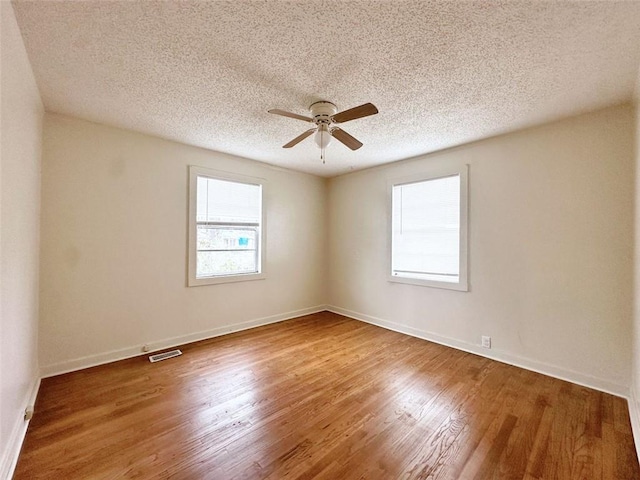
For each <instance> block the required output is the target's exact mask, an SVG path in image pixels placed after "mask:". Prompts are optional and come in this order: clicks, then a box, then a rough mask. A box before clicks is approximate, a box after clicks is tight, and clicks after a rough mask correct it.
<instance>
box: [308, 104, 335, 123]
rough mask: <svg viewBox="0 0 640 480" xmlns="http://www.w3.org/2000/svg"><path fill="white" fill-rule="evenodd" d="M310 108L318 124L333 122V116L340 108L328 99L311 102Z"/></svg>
mask: <svg viewBox="0 0 640 480" xmlns="http://www.w3.org/2000/svg"><path fill="white" fill-rule="evenodd" d="M309 110H310V111H311V116H312V117H313V123H315V124H316V125H329V124H331V117H332V116H333V115H335V114H336V113H337V112H338V108H337V107H336V106H335V105H334V104H333V103H331V102H326V101H320V102H316V103H313V104H311V106H310V107H309Z"/></svg>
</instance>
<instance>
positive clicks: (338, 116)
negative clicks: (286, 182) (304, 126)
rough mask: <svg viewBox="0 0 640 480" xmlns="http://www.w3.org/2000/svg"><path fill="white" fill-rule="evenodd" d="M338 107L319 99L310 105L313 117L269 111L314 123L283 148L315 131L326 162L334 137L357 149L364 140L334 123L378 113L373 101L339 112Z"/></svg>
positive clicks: (316, 140) (317, 142)
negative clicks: (328, 149)
mask: <svg viewBox="0 0 640 480" xmlns="http://www.w3.org/2000/svg"><path fill="white" fill-rule="evenodd" d="M337 111H338V108H337V107H336V106H335V104H333V103H331V102H327V101H324V100H322V101H319V102H315V103H312V104H311V106H310V107H309V112H311V117H305V116H304V115H298V114H297V113H291V112H287V111H285V110H279V109H273V110H269V111H268V112H269V113H273V114H275V115H281V116H283V117H289V118H295V119H296V120H302V121H304V122H310V123H314V124H315V127H314V128H311V129H309V130H307V131H306V132H303V133H302V134H300V135H298V136H297V137H296V138H294V139H293V140H291V141H290V142H289V143H286V144H284V145H283V146H282V147H283V148H291V147H293V146H295V145H297V144H298V143H300V142H301V141H302V140H304V139H305V138H307V137H309V136H310V135H311V134H313V133H315V136H314V141H315V143H316V145H317V146H318V147H319V148H320V158H321V160H322V162H323V163H324V150H325V148H327V146H328V145H329V144H330V143H331V139H332V138H336V139H337V140H338V141H339V142H341V143H342V144H344V145H345V146H347V147H348V148H350V149H351V150H357V149H359V148H360V147H362V142H360V141H359V140H357V139H356V138H354V137H352V136H351V135H349V134H348V133H347V132H345V131H344V130H342V129H341V128H338V127H334V126H333V124H336V123H344V122H348V121H350V120H355V119H357V118H363V117H368V116H369V115H375V114H376V113H378V109H377V108H376V107H375V105H373V104H372V103H365V104H363V105H360V106H358V107H354V108H350V109H348V110H344V111H343V112H340V113H337Z"/></svg>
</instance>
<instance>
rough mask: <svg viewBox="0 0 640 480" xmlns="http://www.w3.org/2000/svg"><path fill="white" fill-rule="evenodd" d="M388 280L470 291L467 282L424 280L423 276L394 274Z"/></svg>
mask: <svg viewBox="0 0 640 480" xmlns="http://www.w3.org/2000/svg"><path fill="white" fill-rule="evenodd" d="M388 280H389V282H391V283H404V284H407V285H418V286H420V287H432V288H442V289H445V290H456V291H459V292H468V291H469V286H468V285H467V283H466V282H464V283H462V282H456V283H454V282H439V281H437V280H423V279H421V278H410V277H398V276H394V275H389V278H388Z"/></svg>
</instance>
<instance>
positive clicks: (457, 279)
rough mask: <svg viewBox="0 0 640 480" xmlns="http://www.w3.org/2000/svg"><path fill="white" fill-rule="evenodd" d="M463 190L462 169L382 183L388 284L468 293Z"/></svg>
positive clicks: (465, 176) (464, 170)
mask: <svg viewBox="0 0 640 480" xmlns="http://www.w3.org/2000/svg"><path fill="white" fill-rule="evenodd" d="M447 179H449V180H456V184H452V182H448V183H447V182H440V184H438V183H435V182H437V181H438V180H443V181H446V180H447ZM429 182H434V183H433V184H431V185H432V186H433V188H431V187H430V183H429ZM420 184H424V189H423V188H422V187H421V186H420ZM405 187H408V188H405ZM412 187H415V188H412ZM467 188H468V166H466V165H465V166H463V167H462V168H461V167H455V168H442V169H432V171H431V172H429V173H426V174H422V175H414V176H411V177H406V178H402V179H396V180H395V181H389V182H388V191H389V242H390V244H389V270H388V272H389V281H392V282H399V283H410V284H415V285H424V286H431V287H439V288H447V289H453V290H461V291H467V290H468V281H467V208H468V204H467V201H468V200H467ZM401 193H404V194H405V195H404V201H405V204H404V205H403V204H402V199H403V197H402V196H401ZM452 195H455V196H453V197H452ZM406 202H408V203H406Z"/></svg>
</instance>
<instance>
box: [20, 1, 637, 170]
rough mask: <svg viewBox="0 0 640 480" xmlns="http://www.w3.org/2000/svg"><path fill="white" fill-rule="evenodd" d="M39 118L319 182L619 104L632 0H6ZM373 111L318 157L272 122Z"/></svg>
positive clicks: (630, 60)
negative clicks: (333, 109)
mask: <svg viewBox="0 0 640 480" xmlns="http://www.w3.org/2000/svg"><path fill="white" fill-rule="evenodd" d="M14 9H15V11H16V17H17V19H18V23H19V25H20V28H21V31H22V34H23V37H24V39H25V44H26V47H27V51H28V54H29V57H30V59H31V62H32V66H33V70H34V73H35V76H36V79H37V82H38V86H39V88H40V92H41V94H42V97H43V101H44V104H45V107H46V109H47V110H48V111H50V112H58V113H63V114H68V115H73V116H77V117H80V118H84V119H88V120H92V121H95V122H100V123H104V124H108V125H115V126H119V127H124V128H128V129H132V130H136V131H140V132H145V133H150V134H154V135H158V136H160V137H165V138H169V139H173V140H178V141H180V142H184V143H187V144H191V145H197V146H201V147H205V148H208V149H211V150H217V151H221V152H227V153H232V154H235V155H240V156H243V157H248V158H251V159H254V160H259V161H264V162H268V163H271V164H275V165H280V166H283V167H287V168H292V169H296V170H302V171H307V172H310V173H314V174H317V175H322V176H333V175H337V174H340V173H344V172H347V171H350V170H352V169H360V168H365V167H369V166H373V165H378V164H381V163H386V162H391V161H395V160H400V159H404V158H408V157H412V156H416V155H420V154H423V153H427V152H433V151H436V150H440V149H443V148H446V147H450V146H454V145H459V144H462V143H466V142H469V141H473V140H477V139H480V138H485V137H488V136H492V135H496V134H499V133H503V132H507V131H512V130H516V129H520V128H523V127H526V126H531V125H536V124H540V123H543V122H546V121H549V120H553V119H557V118H561V117H564V116H569V115H573V114H577V113H582V112H585V111H589V110H594V109H597V108H601V107H604V106H608V105H612V104H617V103H621V102H624V101H628V100H629V99H631V97H632V94H633V90H634V84H635V81H636V78H637V75H638V67H639V64H640V2H616V1H604V2H586V1H580V2H552V1H548V2H538V1H524V2H515V1H514V2H485V1H483V2H462V1H460V2H453V1H452V2H427V1H346V0H345V1H314V2H310V1H307V0H298V1H287V2H284V1H274V0H272V1H259V2H258V1H240V0H236V1H228V2H227V1H224V2H223V1H214V2H192V1H180V2H178V1H173V2H151V1H137V2H131V1H122V2H120V1H109V2H106V1H94V2H91V1H84V2H78V1H22V0H19V1H14ZM317 100H330V101H332V102H334V103H336V104H337V106H338V108H339V110H343V109H347V108H350V107H354V106H357V105H360V104H362V103H365V102H372V103H374V104H375V105H376V106H377V107H378V109H379V110H380V113H379V114H378V115H375V116H372V117H367V118H363V119H359V120H354V121H353V122H350V123H345V124H342V125H341V126H342V127H343V128H344V130H346V131H347V132H349V133H351V134H352V135H353V136H355V137H357V138H358V139H359V140H361V141H362V142H363V143H364V147H362V148H361V149H360V150H358V151H356V152H352V151H350V150H348V149H347V148H346V147H345V146H343V145H342V144H340V143H338V142H334V143H333V144H331V145H330V146H329V148H328V149H327V154H326V157H327V163H326V164H325V165H323V164H322V163H321V161H320V155H319V150H318V149H317V147H316V146H315V144H314V143H313V140H312V138H308V139H307V140H305V141H303V142H302V143H300V144H299V145H297V146H296V147H294V148H292V149H289V150H285V149H283V148H281V146H282V145H283V144H285V143H286V142H288V141H289V140H291V139H293V138H294V137H295V136H297V135H298V134H300V133H302V132H303V131H304V130H306V129H307V128H308V125H307V124H305V123H304V122H301V121H299V120H294V119H290V118H285V117H278V116H275V115H270V114H268V113H267V110H268V109H271V108H279V109H284V110H289V111H291V112H295V113H299V114H307V113H308V112H307V108H308V106H309V105H310V104H311V103H312V102H314V101H317Z"/></svg>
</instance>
